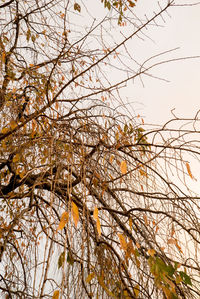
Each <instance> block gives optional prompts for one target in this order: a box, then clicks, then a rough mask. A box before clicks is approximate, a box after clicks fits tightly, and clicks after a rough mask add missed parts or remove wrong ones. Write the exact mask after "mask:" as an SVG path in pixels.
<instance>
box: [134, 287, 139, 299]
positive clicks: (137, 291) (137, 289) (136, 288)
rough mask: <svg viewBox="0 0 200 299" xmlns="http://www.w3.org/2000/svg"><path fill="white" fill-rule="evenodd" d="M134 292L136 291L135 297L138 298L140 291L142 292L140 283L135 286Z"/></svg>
mask: <svg viewBox="0 0 200 299" xmlns="http://www.w3.org/2000/svg"><path fill="white" fill-rule="evenodd" d="M133 290H134V293H135V297H136V298H137V297H138V296H139V293H140V287H139V285H138V284H137V285H136V286H135V287H134V289H133Z"/></svg>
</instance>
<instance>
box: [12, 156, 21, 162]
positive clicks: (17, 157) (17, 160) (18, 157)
mask: <svg viewBox="0 0 200 299" xmlns="http://www.w3.org/2000/svg"><path fill="white" fill-rule="evenodd" d="M19 160H20V154H16V155H15V156H14V157H13V162H14V163H15V162H19Z"/></svg>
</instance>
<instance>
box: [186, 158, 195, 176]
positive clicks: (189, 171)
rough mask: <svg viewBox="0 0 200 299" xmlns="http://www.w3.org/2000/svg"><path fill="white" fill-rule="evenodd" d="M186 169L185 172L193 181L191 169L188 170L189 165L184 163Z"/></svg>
mask: <svg viewBox="0 0 200 299" xmlns="http://www.w3.org/2000/svg"><path fill="white" fill-rule="evenodd" d="M186 168H187V172H188V174H189V176H190V177H191V179H194V177H193V175H192V172H191V169H190V165H189V163H188V162H186Z"/></svg>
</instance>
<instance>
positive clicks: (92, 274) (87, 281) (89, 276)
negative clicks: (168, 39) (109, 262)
mask: <svg viewBox="0 0 200 299" xmlns="http://www.w3.org/2000/svg"><path fill="white" fill-rule="evenodd" d="M94 277H95V273H94V272H92V273H90V274H89V275H88V277H87V278H86V280H85V281H86V283H90V281H91V280H92V279H93V278H94Z"/></svg>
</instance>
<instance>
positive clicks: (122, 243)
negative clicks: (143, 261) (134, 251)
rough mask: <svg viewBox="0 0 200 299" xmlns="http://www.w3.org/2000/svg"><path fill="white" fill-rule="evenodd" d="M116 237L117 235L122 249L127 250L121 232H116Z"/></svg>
mask: <svg viewBox="0 0 200 299" xmlns="http://www.w3.org/2000/svg"><path fill="white" fill-rule="evenodd" d="M118 237H119V241H120V245H121V247H122V249H123V250H124V251H126V250H127V243H126V239H125V238H124V236H123V235H122V234H118Z"/></svg>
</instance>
